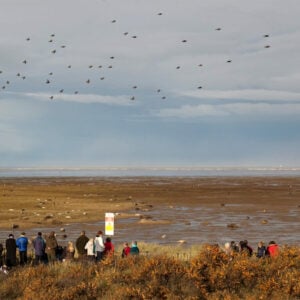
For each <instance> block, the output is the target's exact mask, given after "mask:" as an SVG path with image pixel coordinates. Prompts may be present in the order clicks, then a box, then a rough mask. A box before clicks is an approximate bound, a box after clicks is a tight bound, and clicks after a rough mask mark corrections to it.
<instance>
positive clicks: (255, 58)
mask: <svg viewBox="0 0 300 300" xmlns="http://www.w3.org/2000/svg"><path fill="white" fill-rule="evenodd" d="M299 15H300V2H299V0H286V1H279V0H264V1H261V0H253V1H240V0H203V1H199V0H184V1H183V0H151V1H149V0H88V1H87V0H51V1H40V0H1V10H0V157H1V158H0V168H1V167H97V166H98V167H114V166H128V167H137V166H138V167H141V166H144V167H146V166H193V167H195V166H199V167H201V166H235V167H236V166H238V167H242V166H285V167H299V166H300V155H299V149H300V130H299V128H300V85H299V82H300V56H299V53H300V19H299Z"/></svg>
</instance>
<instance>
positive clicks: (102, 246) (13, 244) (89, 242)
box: [0, 231, 139, 273]
mask: <svg viewBox="0 0 300 300" xmlns="http://www.w3.org/2000/svg"><path fill="white" fill-rule="evenodd" d="M30 243H31V244H32V247H33V250H34V259H33V264H34V265H37V264H40V263H53V262H55V261H70V260H73V259H74V257H75V250H76V251H77V258H78V259H79V260H88V261H95V262H99V261H101V260H103V259H104V258H105V257H107V256H111V255H113V254H114V250H115V248H114V245H113V243H112V241H111V238H110V237H106V239H105V241H104V238H103V233H102V231H98V232H97V234H96V236H95V237H94V238H88V237H87V236H86V234H85V231H82V232H81V234H80V236H79V237H78V238H77V239H76V242H75V246H74V245H73V242H71V241H69V242H68V245H67V246H66V247H62V246H59V245H58V242H57V239H56V236H55V232H54V231H51V232H50V233H49V234H47V235H45V237H43V235H42V233H41V232H38V233H37V236H36V237H35V238H34V239H33V240H31V241H29V240H28V238H27V237H26V234H25V232H22V233H21V235H20V237H19V238H17V239H15V238H14V235H13V234H9V236H8V239H7V240H6V242H5V248H6V255H5V261H4V259H3V252H4V247H3V245H2V244H1V243H0V270H2V271H5V273H7V269H10V268H11V267H13V266H16V265H17V249H18V250H19V264H20V265H21V266H23V265H25V264H26V263H27V249H28V245H29V244H30ZM137 254H139V248H138V246H137V242H132V246H131V247H129V245H128V243H127V242H126V243H125V244H124V248H123V250H122V257H126V256H128V255H137ZM4 266H5V268H4Z"/></svg>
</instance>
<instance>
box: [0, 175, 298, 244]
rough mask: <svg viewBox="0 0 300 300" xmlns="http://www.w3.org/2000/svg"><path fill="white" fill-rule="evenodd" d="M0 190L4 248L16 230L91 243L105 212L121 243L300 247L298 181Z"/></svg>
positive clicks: (93, 182) (80, 182) (50, 184)
mask: <svg viewBox="0 0 300 300" xmlns="http://www.w3.org/2000/svg"><path fill="white" fill-rule="evenodd" d="M0 187H1V190H0V217H1V218H0V228H1V231H0V241H3V240H4V239H5V238H6V237H7V235H8V233H10V232H11V231H12V230H13V231H14V233H15V234H16V235H17V236H18V234H19V233H20V232H21V231H23V230H24V231H26V234H27V236H29V237H31V236H34V235H35V234H36V232H37V231H39V230H41V231H43V232H45V233H46V232H49V231H51V230H54V231H55V232H56V233H57V238H58V240H59V241H60V243H61V244H65V243H66V242H67V241H69V240H72V241H74V240H75V239H76V238H77V237H78V235H79V233H80V231H81V230H82V229H84V230H86V232H87V235H88V236H89V237H91V236H93V235H95V233H96V231H98V230H103V231H104V213H105V212H114V213H115V214H116V217H115V236H114V237H113V241H115V242H116V243H119V242H120V243H121V242H123V241H125V240H128V241H131V240H133V239H136V240H139V241H145V242H157V243H165V244H176V243H177V242H178V241H179V240H184V241H186V243H187V244H199V243H220V244H223V243H224V242H227V241H231V240H236V241H239V240H243V239H248V241H249V242H250V243H251V244H252V245H253V246H255V244H256V243H257V242H258V241H260V240H263V241H265V242H269V241H270V240H275V241H276V242H278V243H281V244H299V241H300V232H299V228H300V178H299V177H130V178H129V177H120V178H101V177H97V178H93V177H89V178H88V177H85V178H60V177H57V178H15V179H14V178H10V179H1V180H0ZM13 227H14V228H13Z"/></svg>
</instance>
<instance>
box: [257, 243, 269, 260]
mask: <svg viewBox="0 0 300 300" xmlns="http://www.w3.org/2000/svg"><path fill="white" fill-rule="evenodd" d="M266 251H267V249H266V247H265V245H264V243H263V242H259V243H258V244H257V254H256V257H258V258H262V257H265V256H266Z"/></svg>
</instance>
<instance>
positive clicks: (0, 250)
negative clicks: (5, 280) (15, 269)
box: [0, 243, 4, 269]
mask: <svg viewBox="0 0 300 300" xmlns="http://www.w3.org/2000/svg"><path fill="white" fill-rule="evenodd" d="M3 250H4V249H3V245H2V244H1V243H0V269H2V266H3Z"/></svg>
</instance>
